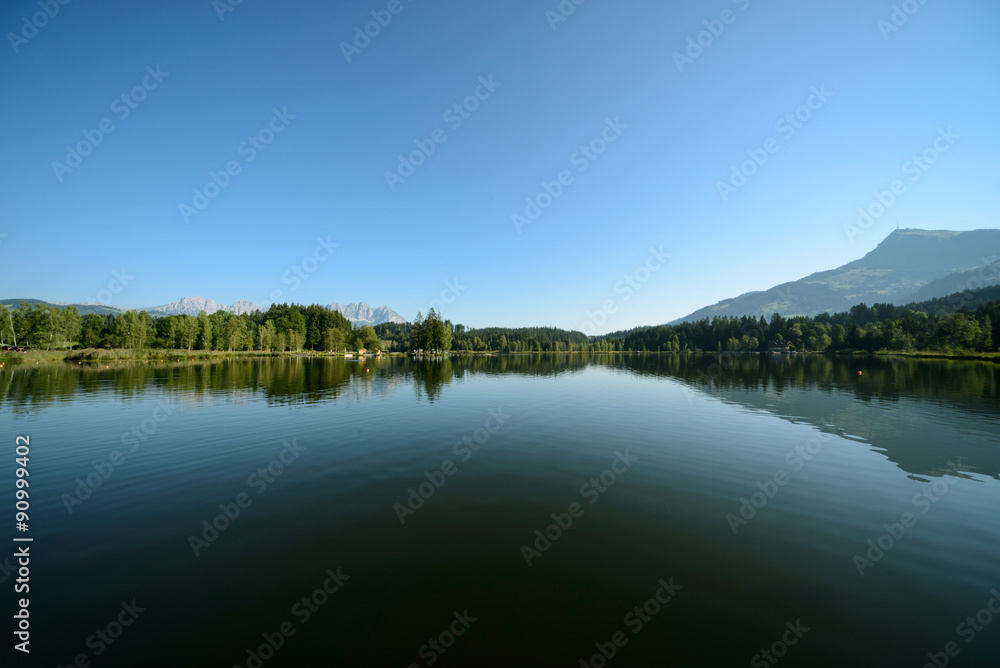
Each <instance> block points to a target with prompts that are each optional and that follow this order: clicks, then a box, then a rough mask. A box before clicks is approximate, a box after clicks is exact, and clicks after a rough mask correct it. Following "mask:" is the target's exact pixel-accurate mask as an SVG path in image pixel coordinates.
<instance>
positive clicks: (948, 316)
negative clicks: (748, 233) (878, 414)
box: [0, 286, 1000, 353]
mask: <svg viewBox="0 0 1000 668" xmlns="http://www.w3.org/2000/svg"><path fill="white" fill-rule="evenodd" d="M0 343H2V344H3V345H19V346H28V347H32V348H45V349H60V348H62V349H66V348H72V347H75V348H123V349H146V348H152V349H158V348H160V349H180V350H214V351H230V352H236V351H263V352H286V351H291V352H302V351H327V352H341V351H346V350H351V351H357V350H362V349H367V350H369V351H372V350H376V349H377V350H382V351H386V352H407V351H411V350H421V349H422V350H426V351H457V352H462V351H470V352H471V351H493V352H511V353H517V352H577V351H590V352H610V351H623V350H624V351H657V352H682V351H699V350H701V351H719V350H729V351H741V352H759V351H763V350H766V349H767V348H769V347H780V348H782V349H788V350H796V351H815V352H819V351H867V352H875V351H879V350H894V351H934V352H961V351H968V352H995V351H997V349H998V344H1000V286H992V287H988V288H981V289H979V290H970V291H966V292H962V293H955V294H953V295H949V296H948V297H942V298H939V299H934V300H930V301H927V302H920V303H915V304H907V305H906V306H895V305H892V304H874V305H873V306H870V307H869V306H867V305H865V304H859V305H857V306H854V307H853V308H851V310H850V311H848V312H846V313H835V314H827V313H822V314H820V315H818V316H815V317H805V316H794V317H790V318H783V317H782V316H781V315H779V314H777V313H776V314H774V315H772V316H771V318H770V319H769V320H767V319H765V318H764V317H763V316H760V317H753V316H743V317H741V318H736V317H715V318H712V319H708V318H705V319H703V320H698V321H695V322H685V323H680V324H676V325H659V326H655V327H639V328H636V329H633V330H629V331H626V332H616V333H613V334H608V335H605V336H600V337H588V336H587V335H586V334H583V333H582V332H574V331H567V330H563V329H558V328H555V327H523V328H518V329H511V328H504V327H489V328H481V329H468V328H466V327H465V326H464V325H461V324H459V325H453V324H452V323H451V321H449V320H442V319H441V317H440V316H439V315H438V314H437V313H436V312H435V311H434V309H431V310H430V312H428V314H427V316H426V318H425V317H423V316H422V315H421V314H418V315H417V318H416V321H415V322H413V323H402V324H397V323H383V324H380V325H376V326H374V327H372V326H369V325H365V326H356V325H354V324H352V323H351V322H350V321H349V320H347V319H346V318H345V317H344V316H343V315H341V314H340V313H339V312H337V311H331V310H329V309H327V308H325V307H323V306H320V305H318V304H313V305H311V306H302V305H298V304H274V305H272V306H271V307H270V308H269V309H268V310H267V311H263V312H262V311H254V312H253V313H248V314H241V315H235V314H231V313H228V312H226V311H217V312H216V313H213V314H211V315H208V314H206V313H205V312H204V311H202V312H201V313H199V314H198V315H197V316H190V315H172V316H163V317H157V318H152V317H150V315H149V314H148V313H146V312H145V311H126V312H124V313H121V314H118V315H114V314H107V315H97V314H93V313H92V314H89V315H87V316H83V317H81V315H80V313H79V311H77V309H76V308H75V307H72V306H69V307H65V308H58V307H53V306H49V305H47V304H45V303H36V304H29V303H28V302H21V303H20V305H18V306H17V307H14V308H4V309H3V310H2V311H0Z"/></svg>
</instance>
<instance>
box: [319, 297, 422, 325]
mask: <svg viewBox="0 0 1000 668" xmlns="http://www.w3.org/2000/svg"><path fill="white" fill-rule="evenodd" d="M327 308H328V309H330V310H331V311H340V313H341V314H343V316H344V317H345V318H347V319H348V320H350V321H351V322H353V323H356V324H360V325H380V324H382V323H383V322H397V323H404V322H406V318H404V317H403V316H401V315H399V314H398V313H396V312H395V311H393V310H392V309H391V308H389V307H388V306H379V307H378V308H372V307H371V306H369V305H368V304H365V303H364V302H356V303H354V304H347V305H344V304H337V303H333V304H330V305H329V306H327Z"/></svg>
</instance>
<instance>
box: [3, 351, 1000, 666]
mask: <svg viewBox="0 0 1000 668" xmlns="http://www.w3.org/2000/svg"><path fill="white" fill-rule="evenodd" d="M858 371H861V372H862V373H861V375H858ZM998 380H1000V365H996V364H990V363H980V362H952V361H940V360H932V361H903V360H896V361H894V362H892V361H887V360H856V359H833V358H829V357H808V358H803V357H791V358H789V357H782V358H763V359H761V358H757V357H753V358H750V357H741V358H737V359H735V360H727V359H723V360H722V363H721V364H720V363H719V360H718V359H716V358H715V357H713V356H642V355H632V356H603V357H602V356H594V357H586V356H579V355H576V356H566V355H562V356H560V355H551V356H542V357H539V356H524V357H513V356H511V357H491V358H473V359H464V360H463V359H455V360H444V361H441V360H430V359H427V360H423V361H419V362H418V361H413V360H405V359H393V360H386V361H382V362H377V361H375V360H369V361H367V362H363V363H359V362H350V361H344V360H339V359H338V360H331V359H281V360H273V361H256V362H235V361H220V362H214V363H207V362H206V363H204V364H183V365H182V364H176V365H173V364H168V363H164V364H156V365H150V364H121V365H115V368H112V369H107V370H106V369H104V368H103V365H102V366H100V367H90V368H88V367H86V366H70V365H65V366H63V365H38V366H34V367H27V366H14V367H10V366H7V367H5V368H3V369H2V370H0V425H2V432H0V436H2V438H3V440H4V441H5V446H4V452H6V453H7V454H6V455H5V456H4V457H2V458H0V485H2V488H3V489H2V490H0V498H3V499H7V501H6V502H4V503H3V504H2V507H0V517H2V518H3V526H6V527H13V523H14V519H13V512H14V508H13V506H14V502H13V470H14V466H15V465H14V461H13V459H14V456H13V451H14V439H15V436H16V435H18V434H29V435H30V437H31V460H30V471H31V476H30V480H31V488H30V489H31V493H32V513H31V528H30V532H29V533H30V535H31V536H32V537H34V539H35V540H34V543H32V544H31V553H32V560H31V575H30V578H31V582H30V586H31V592H30V596H31V598H30V601H31V602H30V610H31V623H32V626H31V629H32V636H31V648H32V653H31V657H30V658H31V661H30V662H26V661H23V660H22V657H19V656H14V655H15V653H14V652H12V651H10V650H9V648H8V649H5V650H3V651H4V653H5V655H9V656H12V657H13V658H12V659H11V663H10V665H32V666H34V665H39V666H41V665H47V666H56V665H67V666H68V665H71V664H72V663H73V662H74V661H76V660H77V657H78V656H79V655H84V658H85V659H86V660H89V661H91V662H92V665H94V666H177V665H190V666H220V667H224V668H229V667H231V666H240V667H241V668H242V667H245V666H248V665H249V666H260V665H264V666H410V665H416V666H428V665H435V666H588V665H593V666H601V665H605V664H607V665H608V666H615V665H619V666H652V665H734V666H735V665H744V666H745V665H748V664H749V665H759V666H766V665H773V662H774V661H778V660H779V657H780V663H781V665H787V666H915V667H919V666H923V665H924V664H926V663H928V662H929V661H931V658H930V657H929V656H928V653H931V655H939V654H940V653H942V652H944V651H945V649H946V647H950V648H951V649H952V651H953V653H954V652H957V656H954V657H953V658H950V659H949V665H951V666H958V667H961V666H984V665H996V661H997V658H998V657H1000V612H998V613H994V612H990V611H989V608H988V606H989V605H990V604H991V603H992V605H993V606H994V610H998V611H1000V594H998V593H997V591H1000V526H998V508H1000V396H998ZM425 497H426V498H425ZM237 512H238V514H237ZM226 513H228V514H229V517H227V516H226ZM213 523H214V525H215V526H214V527H213V526H212V525H213ZM560 524H561V525H562V526H560ZM17 533H18V532H16V531H14V529H13V528H9V529H7V530H5V532H4V534H3V535H0V538H2V539H3V541H4V542H5V543H6V545H7V547H5V548H3V550H4V552H0V560H3V559H6V561H0V580H3V583H2V584H3V586H2V589H0V591H3V592H4V593H3V595H2V597H0V605H2V606H3V607H2V610H3V613H4V618H5V619H8V620H10V619H11V615H12V614H13V612H14V594H13V593H12V590H11V587H12V586H13V580H14V578H15V577H16V576H15V575H12V574H11V573H10V571H9V569H10V567H11V566H12V565H13V564H14V559H13V558H12V554H13V551H14V548H13V547H11V546H12V545H13V543H12V542H11V541H10V538H12V537H13V536H14V535H15V534H17ZM546 534H547V535H546ZM4 536H6V538H4ZM869 541H871V542H869ZM324 585H325V586H326V589H327V590H324ZM994 590H996V591H994ZM328 591H332V592H333V593H328ZM994 597H996V598H994ZM657 598H659V601H658V600H657ZM133 601H134V602H135V608H134V609H133V608H132V607H131V606H132V602H133ZM123 604H124V605H123ZM139 608H141V610H139ZM977 615H978V616H979V617H978V621H977V620H976V616H977ZM968 617H972V620H971V622H969V623H966V622H965V620H966V618H968ZM994 617H996V619H994ZM121 621H128V622H129V624H128V625H127V626H124V627H120V626H118V624H119V623H120V622H121ZM5 628H8V629H9V628H10V625H9V624H8V625H5ZM977 628H978V629H979V630H976V629H977ZM792 629H794V630H792ZM98 631H100V632H101V633H100V634H98ZM282 631H284V634H283V633H282ZM8 638H10V635H9V633H8ZM268 638H270V645H269V644H267V643H268V640H267V639H268ZM431 641H433V642H431ZM615 641H617V644H616V642H615ZM8 642H10V641H8ZM949 642H953V643H954V644H953V645H951V646H948V645H947V643H949ZM602 650H603V651H604V652H605V654H608V655H612V656H611V657H610V658H608V659H605V657H604V656H602V655H601V653H600V652H601V651H602ZM765 650H766V651H767V652H768V655H767V657H765V656H764V655H763V654H761V652H762V651H765ZM941 656H943V655H941ZM768 657H769V658H770V659H771V662H769V661H768ZM939 659H940V656H939ZM4 665H8V664H7V663H6V660H5V662H4ZM81 665H82V664H81Z"/></svg>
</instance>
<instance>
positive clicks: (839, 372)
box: [626, 355, 1000, 478]
mask: <svg viewBox="0 0 1000 668" xmlns="http://www.w3.org/2000/svg"><path fill="white" fill-rule="evenodd" d="M650 357H652V356H650ZM720 359H721V360H722V363H721V364H720ZM626 366H627V367H629V369H630V370H631V371H634V372H636V373H642V374H646V373H655V374H657V375H666V376H671V377H674V378H677V379H679V380H681V381H682V382H684V383H685V384H686V385H687V386H688V387H690V388H692V390H694V391H697V392H699V393H703V394H705V395H708V396H712V397H716V398H718V399H720V400H722V401H725V402H728V403H732V404H734V405H738V406H741V407H744V408H748V409H751V410H755V411H762V412H767V413H771V414H773V415H776V416H778V417H781V418H784V419H787V420H790V421H793V422H805V423H808V424H812V425H814V426H815V427H816V428H817V429H819V430H820V431H825V432H831V433H836V434H838V435H840V436H844V437H846V438H851V439H854V440H860V441H863V442H866V443H870V444H871V445H872V446H874V447H875V449H877V450H878V451H879V452H881V453H882V454H884V455H885V457H886V458H888V459H889V460H890V461H892V462H893V463H895V464H896V465H897V466H899V467H900V468H901V469H902V470H904V471H906V472H907V473H910V474H913V475H918V476H932V477H934V476H940V475H942V474H943V473H944V472H946V471H948V470H950V469H951V467H950V466H949V464H948V462H949V461H952V462H958V461H959V458H961V466H959V467H958V469H959V470H961V471H967V472H970V473H976V474H980V475H988V476H992V477H994V478H1000V418H998V416H1000V401H998V395H997V384H998V376H1000V366H998V365H996V364H994V363H991V362H972V361H949V360H921V361H918V360H908V359H901V358H900V359H892V360H889V359H879V358H851V357H839V358H837V357H829V356H825V355H815V356H775V357H759V356H732V357H726V356H724V357H722V358H720V357H718V356H717V355H702V356H659V357H656V358H655V359H645V360H642V359H641V358H628V361H627V362H626ZM859 371H860V372H861V375H860V376H859V375H858V372H859ZM956 431H960V432H961V433H962V434H963V438H962V439H961V440H962V443H961V444H959V443H958V442H956V441H957V440H956V439H955V434H956ZM970 443H971V444H972V445H971V447H970Z"/></svg>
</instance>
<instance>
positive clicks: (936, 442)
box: [0, 354, 1000, 478]
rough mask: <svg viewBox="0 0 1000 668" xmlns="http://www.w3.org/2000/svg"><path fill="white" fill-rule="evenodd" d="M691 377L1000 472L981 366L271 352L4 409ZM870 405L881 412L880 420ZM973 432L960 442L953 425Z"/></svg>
mask: <svg viewBox="0 0 1000 668" xmlns="http://www.w3.org/2000/svg"><path fill="white" fill-rule="evenodd" d="M593 367H596V368H599V369H603V370H607V371H609V372H612V373H625V374H632V375H635V376H638V377H642V378H647V377H654V378H661V379H670V380H674V381H677V382H680V383H683V384H684V385H686V386H687V388H688V389H689V394H690V396H689V400H691V397H693V396H708V397H712V398H715V399H718V400H720V401H724V402H728V403H732V404H735V405H738V406H740V407H742V408H745V409H747V410H753V411H763V412H768V413H771V414H775V415H778V416H780V417H782V418H785V419H788V420H792V421H797V422H807V423H810V424H812V425H814V426H816V427H817V428H818V429H820V430H823V431H830V432H833V433H837V434H839V435H842V436H848V437H851V438H855V439H859V440H863V441H865V442H867V443H870V444H871V445H872V446H873V448H875V449H877V450H879V451H881V452H883V454H884V456H885V457H887V458H888V459H889V460H891V461H892V462H894V463H896V464H897V465H898V466H899V467H900V468H902V469H903V470H904V471H906V472H908V473H910V474H913V475H917V476H940V475H942V473H943V472H944V471H946V470H947V469H948V463H947V462H948V461H949V460H956V461H957V458H959V457H961V458H962V461H963V468H962V470H964V471H968V472H973V473H977V474H983V475H988V476H992V477H994V478H998V477H1000V447H998V444H1000V421H998V415H1000V410H998V409H1000V396H998V393H997V386H998V375H1000V365H997V364H995V363H992V362H985V361H951V360H915V359H901V358H893V359H888V358H874V357H866V358H853V357H833V356H826V355H807V356H770V357H762V356H750V355H725V354H723V355H707V354H706V355H655V354H633V355H601V354H593V355H579V354H576V355H571V354H546V355H503V356H479V357H453V358H449V357H446V358H437V357H426V358H422V359H419V360H415V359H412V358H398V357H396V358H389V357H383V358H368V359H364V360H345V359H340V358H316V357H312V358H305V357H298V358H287V357H286V358H272V359H263V360H254V361H237V360H217V361H206V362H204V363H190V362H189V363H179V364H171V363H166V364H157V363H141V362H140V363H134V362H133V363H121V364H115V365H113V366H112V367H111V368H107V369H106V368H104V365H73V364H47V365H36V366H26V365H25V366H13V367H7V368H5V369H3V370H2V372H0V402H2V404H3V407H4V408H5V409H7V410H10V411H12V412H14V413H21V414H25V413H28V412H36V411H44V410H45V408H46V407H47V406H48V405H51V404H53V403H58V402H68V401H71V400H75V399H79V398H82V397H88V396H95V397H96V396H98V395H104V394H106V393H108V392H110V393H111V394H113V395H114V396H115V398H117V399H118V400H120V401H122V402H123V403H125V404H128V403H129V402H131V401H135V400H138V399H140V398H142V397H143V395H144V394H146V393H149V392H155V393H161V392H171V393H183V394H185V395H187V396H193V397H198V396H200V395H213V396H219V395H222V396H224V397H226V398H227V400H229V401H233V402H247V401H250V400H263V401H266V402H267V403H268V404H272V405H295V404H311V403H320V402H328V401H363V400H366V399H368V398H373V397H384V396H387V395H388V394H390V393H394V392H398V391H400V390H402V389H403V388H405V387H407V386H409V387H412V391H413V392H414V393H415V399H416V401H418V402H419V401H427V402H430V403H433V402H435V401H438V400H439V399H440V398H441V396H442V394H443V393H444V392H445V390H447V389H449V388H450V387H452V386H453V383H454V382H455V381H461V380H462V379H463V378H466V377H467V376H472V375H475V374H485V375H523V376H529V377H547V376H557V375H561V374H577V373H581V372H583V371H584V370H586V369H588V368H593ZM872 410H879V411H881V412H880V413H879V414H878V419H873V414H872V412H871V411H872ZM956 429H958V430H960V431H962V432H963V433H964V434H965V436H966V438H964V439H961V441H962V443H961V445H960V444H959V440H958V439H955V438H953V436H954V434H955V430H956Z"/></svg>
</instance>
